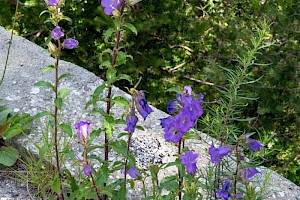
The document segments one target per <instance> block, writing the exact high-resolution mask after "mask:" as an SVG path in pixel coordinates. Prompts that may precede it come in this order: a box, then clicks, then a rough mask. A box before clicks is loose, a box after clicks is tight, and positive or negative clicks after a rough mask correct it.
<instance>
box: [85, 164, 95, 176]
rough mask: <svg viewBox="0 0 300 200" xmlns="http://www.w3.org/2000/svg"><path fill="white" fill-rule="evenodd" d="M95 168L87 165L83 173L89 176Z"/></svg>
mask: <svg viewBox="0 0 300 200" xmlns="http://www.w3.org/2000/svg"><path fill="white" fill-rule="evenodd" d="M92 171H93V169H92V167H91V166H90V165H86V166H85V167H84V169H83V175H84V176H85V177H86V176H89V175H91V173H92Z"/></svg>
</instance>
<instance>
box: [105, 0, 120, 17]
mask: <svg viewBox="0 0 300 200" xmlns="http://www.w3.org/2000/svg"><path fill="white" fill-rule="evenodd" d="M122 2H123V0H101V6H102V7H103V8H104V13H105V14H106V15H111V14H112V13H113V12H114V11H115V10H116V9H118V7H119V6H120V5H121V3H122Z"/></svg>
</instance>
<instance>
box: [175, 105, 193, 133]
mask: <svg viewBox="0 0 300 200" xmlns="http://www.w3.org/2000/svg"><path fill="white" fill-rule="evenodd" d="M173 124H174V127H176V128H177V129H178V130H180V131H181V132H184V133H185V132H187V131H188V130H190V129H191V128H193V126H194V121H192V120H191V119H190V116H189V115H188V113H185V111H184V110H181V112H180V113H179V114H177V115H176V116H175V117H174V122H173Z"/></svg>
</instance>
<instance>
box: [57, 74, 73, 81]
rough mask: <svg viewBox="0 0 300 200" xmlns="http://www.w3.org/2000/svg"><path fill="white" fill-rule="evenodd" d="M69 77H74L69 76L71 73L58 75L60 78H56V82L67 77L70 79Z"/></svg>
mask: <svg viewBox="0 0 300 200" xmlns="http://www.w3.org/2000/svg"><path fill="white" fill-rule="evenodd" d="M70 76H74V75H73V74H71V73H65V74H62V75H60V77H59V78H58V80H61V79H63V78H68V77H70Z"/></svg>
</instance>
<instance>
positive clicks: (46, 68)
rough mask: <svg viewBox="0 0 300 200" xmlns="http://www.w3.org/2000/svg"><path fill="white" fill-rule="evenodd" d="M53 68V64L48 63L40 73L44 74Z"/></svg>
mask: <svg viewBox="0 0 300 200" xmlns="http://www.w3.org/2000/svg"><path fill="white" fill-rule="evenodd" d="M53 69H55V67H54V65H49V66H47V67H45V68H44V70H43V72H42V74H46V73H47V72H49V71H50V70H53Z"/></svg>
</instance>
